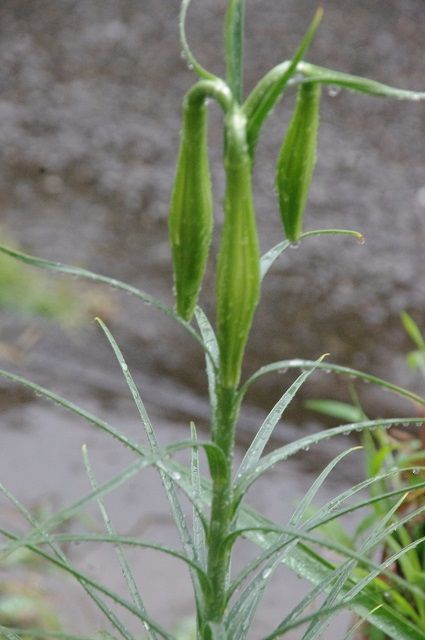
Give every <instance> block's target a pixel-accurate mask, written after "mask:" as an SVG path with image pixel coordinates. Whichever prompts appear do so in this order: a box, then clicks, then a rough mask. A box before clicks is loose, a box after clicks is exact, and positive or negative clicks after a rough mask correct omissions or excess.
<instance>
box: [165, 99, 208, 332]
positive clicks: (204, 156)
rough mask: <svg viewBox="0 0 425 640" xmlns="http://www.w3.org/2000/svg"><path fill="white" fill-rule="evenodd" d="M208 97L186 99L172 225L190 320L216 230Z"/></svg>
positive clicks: (180, 305)
mask: <svg viewBox="0 0 425 640" xmlns="http://www.w3.org/2000/svg"><path fill="white" fill-rule="evenodd" d="M207 125H208V119H207V106H206V100H205V96H202V95H201V96H199V95H195V96H189V97H188V96H186V99H185V102H184V105H183V125H182V131H181V139H180V149H179V156H178V161H177V171H176V177H175V180H174V186H173V191H172V195H171V206H170V214H169V219H168V226H169V236H170V244H171V253H172V259H173V268H174V287H175V295H176V307H177V313H178V314H179V315H180V316H181V317H182V318H184V319H185V320H190V319H191V317H192V315H193V312H194V309H195V306H196V302H197V300H198V296H199V292H200V289H201V285H202V280H203V277H204V273H205V268H206V263H207V259H208V251H209V246H210V242H211V235H212V228H213V208H212V195H211V180H210V172H209V162H208V139H207V134H208V126H207Z"/></svg>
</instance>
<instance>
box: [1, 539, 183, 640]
mask: <svg viewBox="0 0 425 640" xmlns="http://www.w3.org/2000/svg"><path fill="white" fill-rule="evenodd" d="M0 531H1V533H2V534H3V535H4V536H7V537H8V538H9V539H11V540H15V541H19V537H18V536H17V535H16V534H15V533H12V532H10V531H7V530H5V529H1V530H0ZM25 546H26V547H27V548H28V549H29V550H30V551H32V552H33V553H35V554H37V555H38V556H40V557H41V558H44V559H45V560H47V561H48V562H50V563H51V564H53V565H55V566H56V567H58V568H60V569H63V570H64V571H65V572H66V573H68V574H69V575H72V576H74V577H75V578H76V579H77V580H78V581H81V582H83V583H84V584H85V585H87V586H89V587H92V588H94V589H96V590H97V591H99V592H100V593H102V594H104V595H106V596H107V597H108V598H110V599H111V600H112V601H113V602H114V603H115V604H118V605H120V606H121V607H123V608H124V609H126V610H127V611H129V612H130V613H132V614H133V615H134V616H136V617H137V618H140V619H141V620H144V622H146V623H147V624H148V625H149V626H150V627H151V628H152V629H154V630H155V631H156V632H157V633H158V635H160V636H161V637H162V638H164V639H165V640H175V639H174V638H173V637H172V636H171V635H170V634H169V633H168V632H167V631H166V630H165V629H162V627H160V626H159V625H158V623H157V622H155V621H154V620H152V619H151V618H149V617H148V616H146V615H144V614H142V612H140V611H139V610H138V609H137V607H135V606H134V605H133V604H132V603H131V602H128V601H127V600H125V599H124V598H122V597H121V596H120V595H119V594H118V593H116V592H114V591H112V590H111V589H108V588H107V587H106V586H105V585H104V584H102V583H100V582H98V581H97V580H94V579H93V578H90V576H88V575H87V574H84V573H83V572H82V571H80V570H78V569H76V568H75V567H73V566H71V565H70V564H69V563H67V562H63V561H62V560H61V559H60V558H57V557H55V556H52V555H50V554H49V553H47V552H46V551H44V550H42V549H40V548H39V547H37V546H35V545H34V544H32V543H28V544H25ZM129 640H131V636H129Z"/></svg>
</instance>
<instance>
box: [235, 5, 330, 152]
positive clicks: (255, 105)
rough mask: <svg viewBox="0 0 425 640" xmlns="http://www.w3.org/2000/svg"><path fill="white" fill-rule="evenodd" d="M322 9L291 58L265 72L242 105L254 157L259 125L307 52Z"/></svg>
mask: <svg viewBox="0 0 425 640" xmlns="http://www.w3.org/2000/svg"><path fill="white" fill-rule="evenodd" d="M322 15H323V10H322V9H318V10H317V12H316V14H315V16H314V18H313V20H312V22H311V24H310V26H309V28H308V30H307V33H306V34H305V36H304V38H303V39H302V40H301V43H300V45H299V47H298V49H297V50H296V52H295V54H294V56H293V58H292V60H290V61H289V62H283V63H282V64H280V65H278V66H277V67H275V68H274V69H272V70H271V71H269V73H267V74H266V75H265V76H264V77H263V78H262V79H261V80H260V82H259V83H258V84H257V85H256V87H255V88H254V89H253V91H252V92H251V94H250V95H249V96H248V98H247V100H246V101H245V104H244V106H243V109H244V112H245V114H246V116H247V118H248V146H249V153H250V156H251V159H253V158H254V155H255V149H256V146H257V141H258V137H259V135H260V131H261V127H262V125H263V124H264V122H265V120H266V118H267V116H268V115H269V114H270V113H271V111H272V110H273V107H274V106H275V104H276V102H277V101H278V100H279V98H280V96H281V95H282V93H283V91H284V89H285V87H286V85H287V84H288V82H289V80H290V79H291V77H292V76H293V75H294V73H296V71H297V69H298V66H299V63H300V61H301V59H302V58H303V56H304V55H305V53H306V52H307V50H308V48H309V46H310V44H311V42H312V40H313V38H314V35H315V33H316V30H317V28H318V26H319V24H320V21H321V19H322Z"/></svg>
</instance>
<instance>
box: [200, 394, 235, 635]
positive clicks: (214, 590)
mask: <svg viewBox="0 0 425 640" xmlns="http://www.w3.org/2000/svg"><path fill="white" fill-rule="evenodd" d="M238 413H239V402H238V399H237V391H236V389H234V388H231V387H223V386H222V385H220V384H218V385H217V409H216V415H215V416H214V418H213V442H214V444H216V445H217V446H218V447H219V448H220V449H221V451H222V452H223V454H224V456H225V458H226V467H225V470H224V472H223V474H222V475H220V476H219V477H216V478H214V479H213V486H212V503H211V514H210V524H209V532H208V537H209V549H208V563H207V574H208V578H209V581H210V585H211V590H210V592H209V594H208V596H207V602H206V621H207V622H210V623H220V622H221V621H222V618H223V614H224V609H225V606H226V589H227V576H228V569H229V565H230V553H231V551H230V548H229V547H228V545H226V544H225V539H226V538H227V536H228V534H229V532H230V527H231V523H232V519H233V501H232V497H233V496H232V491H233V488H232V470H233V454H234V443H235V425H236V420H237V417H238ZM205 637H208V636H205Z"/></svg>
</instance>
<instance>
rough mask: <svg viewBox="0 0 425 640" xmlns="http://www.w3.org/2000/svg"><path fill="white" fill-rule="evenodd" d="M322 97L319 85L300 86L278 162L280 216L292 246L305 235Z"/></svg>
mask: <svg viewBox="0 0 425 640" xmlns="http://www.w3.org/2000/svg"><path fill="white" fill-rule="evenodd" d="M320 93H321V90H320V86H319V85H318V84H315V83H307V84H302V85H301V86H300V88H299V90H298V96H297V103H296V106H295V111H294V114H293V116H292V119H291V122H290V123H289V127H288V131H287V134H286V136H285V139H284V141H283V144H282V147H281V149H280V152H279V157H278V160H277V165H276V186H277V192H278V197H279V207H280V215H281V217H282V222H283V226H284V228H285V234H286V237H287V238H288V240H289V241H290V242H297V241H298V239H299V237H300V235H301V233H302V224H303V216H304V208H305V204H306V201H307V196H308V192H309V189H310V183H311V179H312V177H313V170H314V165H315V163H316V148H317V131H318V128H319V108H320Z"/></svg>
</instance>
